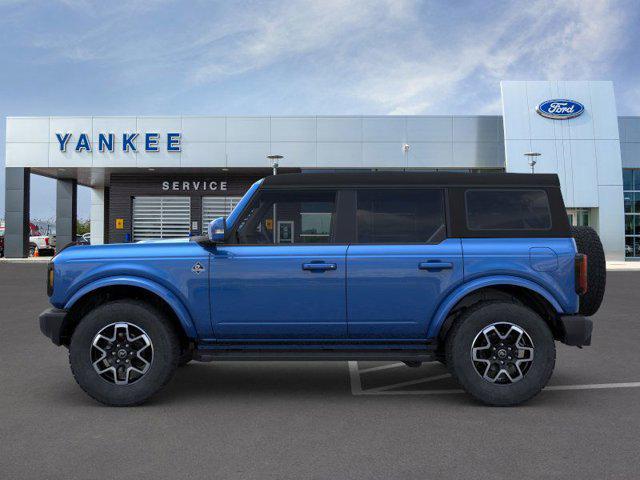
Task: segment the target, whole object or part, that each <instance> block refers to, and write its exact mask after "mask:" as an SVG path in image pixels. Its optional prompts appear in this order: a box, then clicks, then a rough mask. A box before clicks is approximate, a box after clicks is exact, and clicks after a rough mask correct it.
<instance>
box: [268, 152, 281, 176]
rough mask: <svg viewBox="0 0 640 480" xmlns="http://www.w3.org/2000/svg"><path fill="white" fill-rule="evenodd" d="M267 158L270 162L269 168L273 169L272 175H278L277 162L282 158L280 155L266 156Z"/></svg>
mask: <svg viewBox="0 0 640 480" xmlns="http://www.w3.org/2000/svg"><path fill="white" fill-rule="evenodd" d="M267 158H268V159H269V160H271V166H272V167H273V174H274V175H277V174H278V161H279V160H282V159H283V158H284V157H283V156H282V155H267Z"/></svg>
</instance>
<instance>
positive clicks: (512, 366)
mask: <svg viewBox="0 0 640 480" xmlns="http://www.w3.org/2000/svg"><path fill="white" fill-rule="evenodd" d="M533 354H534V345H533V340H531V337H530V336H529V334H528V333H527V332H526V331H525V330H524V329H523V328H522V327H520V326H518V325H516V324H514V323H510V322H497V323H492V324H491V325H488V326H486V327H485V328H483V329H482V330H481V331H480V332H479V333H478V335H476V337H475V339H474V340H473V343H472V344H471V361H472V363H473V367H474V369H475V371H476V372H477V373H478V375H480V376H481V377H482V378H483V379H484V380H485V381H487V382H490V383H494V384H499V385H508V384H512V383H516V382H519V381H520V380H522V379H523V378H524V376H525V375H526V374H527V372H528V371H529V370H530V369H531V365H532V363H533Z"/></svg>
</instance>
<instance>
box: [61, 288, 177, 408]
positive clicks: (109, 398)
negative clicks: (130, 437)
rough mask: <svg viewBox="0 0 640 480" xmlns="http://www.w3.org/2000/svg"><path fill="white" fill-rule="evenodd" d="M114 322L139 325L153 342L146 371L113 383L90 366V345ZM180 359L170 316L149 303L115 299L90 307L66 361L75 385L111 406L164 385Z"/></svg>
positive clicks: (136, 402) (147, 394) (134, 400)
mask: <svg viewBox="0 0 640 480" xmlns="http://www.w3.org/2000/svg"><path fill="white" fill-rule="evenodd" d="M116 322H127V323H129V324H131V325H133V326H135V327H138V328H141V329H142V330H143V331H144V332H145V333H146V334H147V335H148V337H149V339H150V341H151V343H152V345H153V347H152V348H153V359H152V361H151V362H150V363H151V365H150V366H149V368H148V370H147V371H146V373H145V374H144V375H143V376H141V377H140V378H139V379H138V380H137V381H135V382H133V383H130V384H127V385H116V384H115V383H112V382H110V381H108V380H107V379H105V378H103V377H101V376H100V375H99V374H98V373H97V372H96V370H95V369H94V368H93V365H92V359H91V346H92V342H93V339H94V338H95V336H96V335H97V334H98V333H99V332H100V331H101V330H102V329H103V328H105V327H107V326H108V325H110V324H113V323H116ZM179 359H180V340H179V337H178V335H177V333H176V331H175V329H174V327H173V325H171V323H170V322H169V320H168V319H167V318H166V317H165V316H164V315H163V314H162V313H161V312H160V311H159V310H157V309H155V308H153V307H152V306H150V305H148V304H146V303H143V302H139V301H135V300H116V301H113V302H110V303H106V304H103V305H100V306H98V307H96V308H95V309H94V310H91V311H90V312H89V313H88V314H87V315H86V316H85V317H84V318H83V319H82V320H81V321H80V323H79V324H78V326H77V327H76V329H75V331H74V332H73V336H72V337H71V343H70V345H69V364H70V365H71V371H72V373H73V376H74V378H75V379H76V382H78V385H80V387H81V388H82V389H83V390H84V391H85V392H86V393H87V394H88V395H89V396H91V397H92V398H94V399H95V400H97V401H99V402H101V403H104V404H105V405H110V406H118V407H124V406H134V405H139V404H141V403H143V402H145V401H146V400H148V399H149V398H150V397H151V396H152V395H154V394H155V393H156V392H157V391H158V390H160V389H161V388H162V387H163V386H164V385H166V384H167V383H168V382H169V380H171V377H172V376H173V373H174V372H175V369H176V367H177V366H178V361H179Z"/></svg>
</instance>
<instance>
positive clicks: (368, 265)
mask: <svg viewBox="0 0 640 480" xmlns="http://www.w3.org/2000/svg"><path fill="white" fill-rule="evenodd" d="M587 264H588V265H587ZM604 288H605V260H604V253H603V249H602V245H601V243H600V240H599V238H598V236H597V234H596V233H595V231H594V230H592V229H590V228H585V227H581V228H574V229H572V228H571V227H570V225H569V223H568V220H567V215H566V211H565V207H564V203H563V200H562V195H561V191H560V186H559V182H558V178H557V176H556V175H538V174H535V175H534V174H506V173H498V174H490V173H487V174H467V173H441V172H433V173H334V174H325V173H299V174H284V175H277V176H271V177H267V178H264V179H262V180H260V181H258V182H256V183H255V184H254V185H253V186H252V187H251V188H250V189H249V191H248V192H247V193H246V195H245V196H244V197H243V198H242V200H241V201H240V202H239V204H238V205H237V207H236V208H235V209H234V210H233V212H232V213H231V214H230V215H229V216H228V217H226V218H218V219H216V220H214V221H213V222H211V224H210V225H209V230H208V235H207V236H203V237H195V238H190V239H173V240H160V241H157V242H148V243H139V244H112V245H100V246H89V247H87V246H85V247H77V246H70V247H68V248H65V249H64V250H63V251H61V252H60V253H58V255H56V256H55V257H54V258H53V260H52V261H51V262H50V263H49V267H48V272H47V290H48V294H49V296H50V301H51V304H52V305H53V307H54V308H51V309H49V310H46V311H45V312H43V313H42V314H41V315H40V328H41V330H42V332H43V333H44V334H45V335H46V336H47V337H49V338H50V339H51V340H52V341H53V343H55V344H56V345H64V346H65V347H67V348H68V349H69V362H70V365H71V371H72V373H73V375H74V377H75V379H76V381H77V382H78V384H79V385H80V387H82V389H84V391H85V392H86V393H88V394H89V395H90V396H91V397H93V398H94V399H96V400H98V401H100V402H102V403H105V404H108V405H116V406H125V405H136V404H140V403H142V402H144V401H145V400H147V399H148V398H149V397H151V396H152V395H153V394H154V393H156V392H157V391H158V390H159V389H160V388H161V387H162V386H163V385H165V384H166V383H167V382H168V381H169V380H170V379H171V377H172V375H173V373H174V371H175V370H176V368H177V367H178V366H179V365H181V364H185V363H187V362H189V361H191V360H197V361H223V360H251V361H256V360H304V361H309V360H366V361H400V362H405V363H406V364H407V365H408V366H417V365H420V364H421V362H427V361H439V362H442V363H443V364H445V365H446V366H447V368H448V369H449V371H450V372H451V375H452V376H453V377H454V379H455V380H456V381H457V382H459V383H460V385H461V386H462V387H463V388H464V389H465V390H466V391H467V392H468V393H469V394H471V395H472V396H473V397H475V398H476V399H478V400H479V401H481V402H484V403H485V404H488V405H503V406H506V405H516V404H519V403H522V402H524V401H526V400H528V399H530V398H532V397H533V396H534V395H536V394H537V393H538V392H540V390H541V389H542V388H544V387H545V385H546V384H547V382H548V380H549V378H550V377H551V374H552V372H553V369H554V366H555V360H556V349H555V341H559V342H562V343H565V344H567V345H574V346H578V347H582V346H585V345H589V344H590V343H591V331H592V321H591V319H589V318H588V317H589V316H591V315H593V314H594V313H595V312H596V311H597V310H598V308H599V306H600V303H601V301H602V298H603V295H604Z"/></svg>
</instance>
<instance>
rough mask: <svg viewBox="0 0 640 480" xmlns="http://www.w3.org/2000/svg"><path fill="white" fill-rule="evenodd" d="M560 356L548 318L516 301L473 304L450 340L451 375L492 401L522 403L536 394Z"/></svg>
mask: <svg viewBox="0 0 640 480" xmlns="http://www.w3.org/2000/svg"><path fill="white" fill-rule="evenodd" d="M555 358H556V350H555V343H554V340H553V335H552V334H551V331H550V330H549V327H548V326H547V324H546V323H545V321H544V320H543V319H542V318H541V317H540V316H539V315H538V314H537V313H535V312H534V311H532V310H530V309H529V308H527V307H525V306H523V305H520V304H517V303H509V302H483V303H480V304H478V305H476V306H474V307H471V308H470V309H469V310H468V311H467V312H465V313H464V314H463V315H461V317H460V318H459V319H458V321H457V322H456V323H455V324H454V326H453V327H452V329H451V331H450V332H449V335H448V336H447V340H446V359H447V366H448V367H449V370H450V372H451V374H452V376H453V377H454V378H455V379H456V380H457V381H458V382H459V383H460V385H461V386H462V387H463V388H464V389H465V390H466V391H467V392H468V393H470V394H471V395H472V396H473V397H474V398H476V399H478V400H480V401H481V402H483V403H485V404H487V405H494V406H512V405H518V404H521V403H523V402H525V401H527V400H529V399H531V398H532V397H534V396H535V395H537V394H538V393H539V392H540V390H542V389H543V388H544V387H545V386H546V385H547V382H548V381H549V378H550V377H551V374H552V373H553V369H554V366H555Z"/></svg>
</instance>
